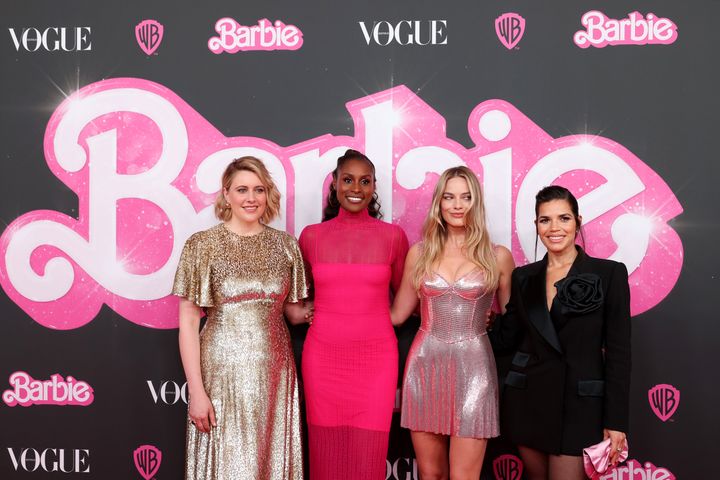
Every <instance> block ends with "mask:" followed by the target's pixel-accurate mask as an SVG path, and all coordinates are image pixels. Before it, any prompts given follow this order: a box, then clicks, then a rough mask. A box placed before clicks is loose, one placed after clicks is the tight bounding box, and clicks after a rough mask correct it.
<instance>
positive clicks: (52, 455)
mask: <svg viewBox="0 0 720 480" xmlns="http://www.w3.org/2000/svg"><path fill="white" fill-rule="evenodd" d="M7 451H8V455H10V461H11V462H12V466H13V469H15V471H16V472H17V471H19V470H24V471H26V472H37V471H38V470H42V471H45V472H48V473H50V472H62V473H90V450H88V449H85V448H73V449H70V450H68V449H65V448H46V449H44V450H40V451H38V450H36V449H34V448H17V449H16V448H12V447H8V449H7Z"/></svg>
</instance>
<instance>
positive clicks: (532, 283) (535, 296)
mask: <svg viewBox="0 0 720 480" xmlns="http://www.w3.org/2000/svg"><path fill="white" fill-rule="evenodd" d="M539 267H540V269H539V270H538V271H537V272H536V273H535V274H534V275H530V276H529V277H528V282H527V288H528V292H527V298H528V302H527V314H528V318H529V319H530V323H532V324H533V326H534V327H535V329H536V330H537V331H538V333H540V335H541V336H542V337H543V338H544V339H545V340H546V341H547V342H548V343H549V344H550V345H551V346H552V347H553V348H554V349H555V350H557V351H558V352H560V353H562V351H563V350H562V346H561V345H560V339H559V338H558V335H557V332H556V331H555V326H554V325H553V322H552V318H550V312H548V309H547V297H546V295H545V271H546V268H547V256H545V258H543V259H542V260H541V262H540V265H539Z"/></svg>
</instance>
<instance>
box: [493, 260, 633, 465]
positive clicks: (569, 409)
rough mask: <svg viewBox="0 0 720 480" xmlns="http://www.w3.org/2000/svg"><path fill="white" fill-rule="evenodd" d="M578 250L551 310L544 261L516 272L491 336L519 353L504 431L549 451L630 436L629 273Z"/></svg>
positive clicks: (571, 450)
mask: <svg viewBox="0 0 720 480" xmlns="http://www.w3.org/2000/svg"><path fill="white" fill-rule="evenodd" d="M576 248H577V249H578V255H577V258H576V259H575V261H574V263H573V265H572V267H571V268H570V271H569V272H568V275H567V277H566V278H565V279H564V280H561V281H560V282H558V283H557V284H556V285H557V286H558V294H557V296H556V297H555V299H554V300H553V304H552V308H551V309H550V311H548V309H547V300H546V295H545V272H546V268H547V256H546V257H545V258H543V259H542V260H541V261H539V262H535V263H531V264H529V265H525V266H523V267H519V268H517V269H515V271H513V274H512V289H511V294H510V301H509V303H508V305H507V312H506V313H505V314H504V315H502V316H500V317H499V318H498V319H497V320H496V322H495V326H494V328H493V329H492V331H491V332H490V333H489V337H490V341H491V342H492V344H493V348H494V349H495V350H496V352H502V351H508V350H510V351H514V352H515V355H514V357H513V360H512V365H511V367H510V371H509V372H508V375H507V377H506V378H505V381H504V386H503V392H502V402H501V412H500V416H501V422H500V424H501V428H502V432H503V434H504V435H506V436H507V437H509V438H510V440H511V441H513V442H514V443H516V444H518V445H524V446H527V447H531V448H535V449H537V450H540V451H543V452H547V453H552V454H565V455H582V449H583V448H584V447H588V446H590V445H593V444H595V443H598V442H599V441H601V440H602V430H603V428H608V429H611V430H619V431H621V432H627V431H628V403H629V389H630V290H629V287H628V274H627V269H626V268H625V265H623V264H622V263H618V262H614V261H611V260H602V259H598V258H593V257H590V256H588V255H587V254H586V253H585V252H584V251H583V250H582V249H581V248H580V247H576Z"/></svg>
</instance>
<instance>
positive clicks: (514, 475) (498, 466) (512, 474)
mask: <svg viewBox="0 0 720 480" xmlns="http://www.w3.org/2000/svg"><path fill="white" fill-rule="evenodd" d="M493 472H494V473H495V480H520V479H521V478H522V472H523V463H522V461H521V460H520V459H519V458H518V457H516V456H515V455H509V454H505V455H500V456H499V457H497V458H496V459H495V460H493Z"/></svg>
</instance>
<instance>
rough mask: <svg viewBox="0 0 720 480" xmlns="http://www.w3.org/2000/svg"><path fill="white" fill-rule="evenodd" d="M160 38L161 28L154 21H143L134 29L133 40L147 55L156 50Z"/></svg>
mask: <svg viewBox="0 0 720 480" xmlns="http://www.w3.org/2000/svg"><path fill="white" fill-rule="evenodd" d="M162 38H163V26H162V25H160V23H159V22H158V21H156V20H143V21H142V22H140V23H138V24H137V26H136V27H135V40H137V42H138V45H140V48H142V51H143V52H145V53H146V54H148V55H152V54H153V53H154V52H155V50H157V48H158V47H159V46H160V42H162Z"/></svg>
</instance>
